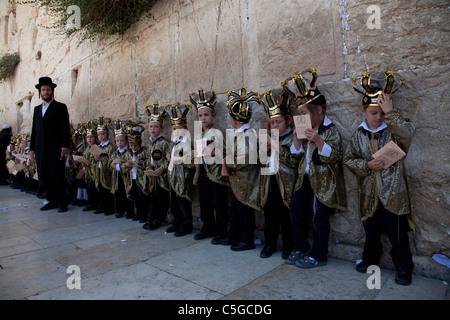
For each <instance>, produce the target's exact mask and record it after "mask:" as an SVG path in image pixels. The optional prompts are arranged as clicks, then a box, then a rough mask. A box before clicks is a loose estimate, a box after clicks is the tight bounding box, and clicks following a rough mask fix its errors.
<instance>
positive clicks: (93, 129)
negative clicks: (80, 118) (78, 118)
mask: <svg viewBox="0 0 450 320" xmlns="http://www.w3.org/2000/svg"><path fill="white" fill-rule="evenodd" d="M85 128H86V135H87V136H96V135H97V125H96V123H95V119H91V120H88V122H87V123H86V126H85Z"/></svg>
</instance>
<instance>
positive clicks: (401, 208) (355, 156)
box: [344, 109, 415, 229]
mask: <svg viewBox="0 0 450 320" xmlns="http://www.w3.org/2000/svg"><path fill="white" fill-rule="evenodd" d="M384 122H385V123H386V125H387V128H385V129H383V130H381V131H379V132H376V133H372V132H369V131H367V130H365V129H364V128H363V127H359V128H358V129H357V130H356V131H355V133H354V134H353V136H352V137H351V139H350V141H349V144H348V146H347V149H346V151H345V156H344V164H345V166H346V167H347V168H348V169H350V171H351V172H352V173H353V174H354V175H355V176H356V178H357V183H358V196H359V214H360V217H361V220H362V221H364V220H366V219H368V218H370V217H372V216H373V214H374V213H375V211H376V209H377V206H378V201H381V202H382V204H383V206H384V207H385V208H386V209H387V210H389V211H390V212H392V213H393V214H396V215H404V214H407V215H408V222H409V226H410V227H411V229H414V222H413V211H412V203H411V198H410V188H409V183H408V177H407V173H406V168H405V164H404V162H403V159H401V160H399V161H397V162H396V163H394V164H393V165H392V166H390V167H389V168H387V169H381V170H379V171H375V170H371V169H369V167H368V166H367V162H369V161H371V160H373V157H372V155H373V154H374V153H375V152H376V151H377V150H379V149H381V148H382V147H383V146H385V145H386V144H387V143H388V142H390V141H391V140H393V141H394V142H395V143H396V144H397V145H398V146H399V147H400V148H401V149H402V150H403V151H404V152H405V153H406V154H407V153H408V149H409V147H410V145H411V140H412V137H413V135H414V132H415V127H414V125H413V124H412V123H411V122H409V121H408V120H406V119H404V118H403V117H402V115H401V114H400V112H399V111H398V110H396V109H393V110H392V111H390V112H388V113H386V114H385V116H384Z"/></svg>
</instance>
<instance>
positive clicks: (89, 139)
mask: <svg viewBox="0 0 450 320" xmlns="http://www.w3.org/2000/svg"><path fill="white" fill-rule="evenodd" d="M95 140H96V139H95V136H93V135H88V136H86V142H87V143H88V144H89V145H90V146H93V145H94V144H95Z"/></svg>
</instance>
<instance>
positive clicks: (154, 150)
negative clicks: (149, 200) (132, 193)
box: [145, 136, 170, 193]
mask: <svg viewBox="0 0 450 320" xmlns="http://www.w3.org/2000/svg"><path fill="white" fill-rule="evenodd" d="M147 148H148V151H147V160H146V162H145V168H146V170H148V169H152V170H156V169H158V168H162V169H163V172H162V173H161V174H160V175H159V176H158V177H151V176H150V177H148V179H149V180H148V181H149V182H148V183H149V188H150V190H149V192H150V193H152V192H153V190H154V188H155V183H158V185H159V186H160V187H161V188H163V189H164V190H166V191H169V176H168V173H167V167H168V165H169V160H168V159H167V155H170V142H169V140H167V139H166V138H164V137H163V136H159V137H158V138H156V140H155V141H152V140H149V143H148V145H147Z"/></svg>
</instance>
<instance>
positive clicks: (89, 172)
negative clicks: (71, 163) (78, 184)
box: [83, 145, 98, 184]
mask: <svg viewBox="0 0 450 320" xmlns="http://www.w3.org/2000/svg"><path fill="white" fill-rule="evenodd" d="M90 148H91V146H89V145H88V146H86V148H84V152H83V158H85V159H87V160H89V162H90V165H86V164H83V168H84V180H85V181H86V183H88V184H89V183H90V182H91V181H94V183H95V180H96V173H97V172H98V170H96V169H95V168H96V167H98V164H97V163H96V162H95V159H94V155H93V154H92V153H90V152H89V149H90Z"/></svg>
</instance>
